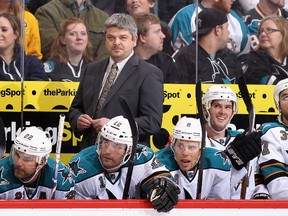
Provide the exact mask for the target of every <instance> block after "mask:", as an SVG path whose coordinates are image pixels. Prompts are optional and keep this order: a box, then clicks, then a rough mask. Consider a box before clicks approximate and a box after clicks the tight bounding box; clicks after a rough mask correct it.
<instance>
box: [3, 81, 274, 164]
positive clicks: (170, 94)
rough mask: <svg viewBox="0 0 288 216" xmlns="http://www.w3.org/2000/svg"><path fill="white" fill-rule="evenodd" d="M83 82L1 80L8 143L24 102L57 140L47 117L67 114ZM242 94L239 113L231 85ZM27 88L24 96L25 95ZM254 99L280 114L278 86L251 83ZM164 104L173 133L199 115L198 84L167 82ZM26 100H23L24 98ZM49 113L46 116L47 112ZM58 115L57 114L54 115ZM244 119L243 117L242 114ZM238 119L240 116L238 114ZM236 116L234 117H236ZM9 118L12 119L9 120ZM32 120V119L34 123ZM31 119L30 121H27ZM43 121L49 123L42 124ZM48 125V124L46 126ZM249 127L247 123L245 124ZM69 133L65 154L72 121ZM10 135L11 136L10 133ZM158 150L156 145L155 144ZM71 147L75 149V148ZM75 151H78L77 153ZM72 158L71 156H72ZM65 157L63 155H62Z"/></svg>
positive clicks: (73, 141) (260, 108) (71, 143)
mask: <svg viewBox="0 0 288 216" xmlns="http://www.w3.org/2000/svg"><path fill="white" fill-rule="evenodd" d="M78 85H79V83H77V82H35V81H25V82H24V83H23V85H22V83H21V82H0V97H1V103H0V112H2V113H9V114H10V112H14V113H15V115H14V113H11V115H12V117H11V115H10V117H9V118H8V117H7V114H6V115H2V117H4V116H5V120H6V121H9V122H6V125H5V128H6V137H8V138H7V139H8V143H9V144H11V143H12V142H13V141H14V139H15V136H16V134H18V133H19V132H20V131H21V129H20V128H19V127H20V126H19V120H20V112H21V106H22V103H23V108H24V112H27V113H33V112H37V113H35V115H34V113H33V117H34V116H36V118H40V119H41V122H40V123H39V121H38V122H36V121H32V119H30V118H28V119H26V120H25V124H24V126H26V125H35V126H40V127H42V128H43V129H47V125H48V127H49V129H50V131H51V132H52V135H53V137H54V138H55V139H53V141H54V143H53V144H55V142H56V137H57V125H55V122H57V120H56V121H55V120H54V122H53V123H52V122H51V119H49V118H47V113H55V114H56V116H57V113H66V112H68V109H69V107H70V105H71V103H72V100H73V98H74V96H75V95H76V92H77V88H78ZM208 86H209V85H208V84H204V85H203V86H202V90H203V92H205V91H206V89H207V88H208ZM229 86H230V87H231V88H232V89H233V90H234V91H235V93H236V94H237V96H238V99H239V100H238V104H239V110H238V114H240V115H241V114H242V115H243V114H244V115H245V114H247V111H246V107H245V104H244V102H243V101H242V98H241V94H240V92H239V89H238V86H237V85H229ZM22 87H23V92H24V94H23V97H22V95H21V92H22ZM248 89H249V92H250V96H251V98H252V102H253V104H254V107H255V111H256V114H258V115H267V116H268V115H277V114H278V112H277V109H276V107H275V104H274V101H273V91H274V86H272V85H249V86H248ZM163 94H164V98H165V100H164V103H163V122H162V128H165V129H166V130H167V131H168V132H170V133H171V132H172V129H173V127H174V125H175V124H176V123H177V121H178V120H179V119H180V118H181V117H182V116H184V115H196V114H197V107H196V99H195V85H192V84H191V85H188V84H186V85H184V84H165V85H164V92H163ZM22 99H23V100H22ZM45 113H46V115H45ZM54 116H55V115H54ZM240 117H241V118H242V116H240ZM234 118H237V116H236V117H234ZM234 118H233V119H234ZM7 119H8V120H7ZM30 120H31V122H30ZM26 122H28V123H29V124H26ZM42 122H43V123H44V122H45V124H43V125H38V124H42ZM44 125H45V126H44ZM244 127H245V126H244ZM64 133H65V136H64V137H63V142H64V143H65V144H64V145H63V146H62V147H63V148H64V150H63V153H64V154H63V155H65V154H67V155H69V156H70V155H71V154H72V153H73V152H75V148H76V149H77V148H78V146H77V145H78V144H77V143H78V141H79V140H78V139H77V138H76V137H75V136H73V133H72V131H71V127H70V124H69V123H68V122H67V121H66V122H65V130H64ZM7 134H8V135H9V136H7ZM152 148H153V149H154V150H157V149H155V148H154V145H152ZM71 149H74V150H73V151H72V150H71ZM73 154H74V153H73ZM69 158H70V157H69ZM69 158H68V157H67V158H64V161H65V162H67V161H69ZM61 160H63V158H61Z"/></svg>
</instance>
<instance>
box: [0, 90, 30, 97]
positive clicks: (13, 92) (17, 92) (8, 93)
mask: <svg viewBox="0 0 288 216" xmlns="http://www.w3.org/2000/svg"><path fill="white" fill-rule="evenodd" d="M23 93H24V95H25V91H23ZM0 96H1V97H11V98H12V97H15V96H21V90H13V89H11V88H6V89H2V90H1V91H0Z"/></svg>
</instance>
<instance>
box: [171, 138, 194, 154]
mask: <svg viewBox="0 0 288 216" xmlns="http://www.w3.org/2000/svg"><path fill="white" fill-rule="evenodd" d="M196 149H199V145H195V144H183V143H181V142H179V141H176V143H175V144H174V150H175V151H180V152H184V151H185V150H186V151H188V152H193V151H195V150H196Z"/></svg>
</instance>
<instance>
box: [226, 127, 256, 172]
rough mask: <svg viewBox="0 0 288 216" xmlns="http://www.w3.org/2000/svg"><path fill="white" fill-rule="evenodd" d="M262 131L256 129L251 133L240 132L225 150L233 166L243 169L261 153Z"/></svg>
mask: <svg viewBox="0 0 288 216" xmlns="http://www.w3.org/2000/svg"><path fill="white" fill-rule="evenodd" d="M261 136H262V132H261V131H258V132H257V131H254V132H252V133H251V134H248V135H245V133H242V134H238V135H237V136H236V138H235V139H234V141H233V142H232V143H230V144H229V145H228V146H227V148H226V149H225V150H224V152H225V153H226V155H227V156H228V157H229V158H230V161H231V163H232V165H233V167H234V168H235V169H237V170H240V169H242V167H244V166H246V164H247V163H248V162H249V161H250V160H252V159H253V158H255V157H257V156H258V155H259V154H260V153H261Z"/></svg>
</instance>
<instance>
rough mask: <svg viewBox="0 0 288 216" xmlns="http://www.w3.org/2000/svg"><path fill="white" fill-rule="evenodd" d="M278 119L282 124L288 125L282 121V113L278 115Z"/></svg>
mask: <svg viewBox="0 0 288 216" xmlns="http://www.w3.org/2000/svg"><path fill="white" fill-rule="evenodd" d="M277 119H278V121H279V122H280V123H281V124H283V125H285V126H287V127H288V125H287V124H285V123H284V122H283V121H282V113H280V114H279V115H278V117H277Z"/></svg>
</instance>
